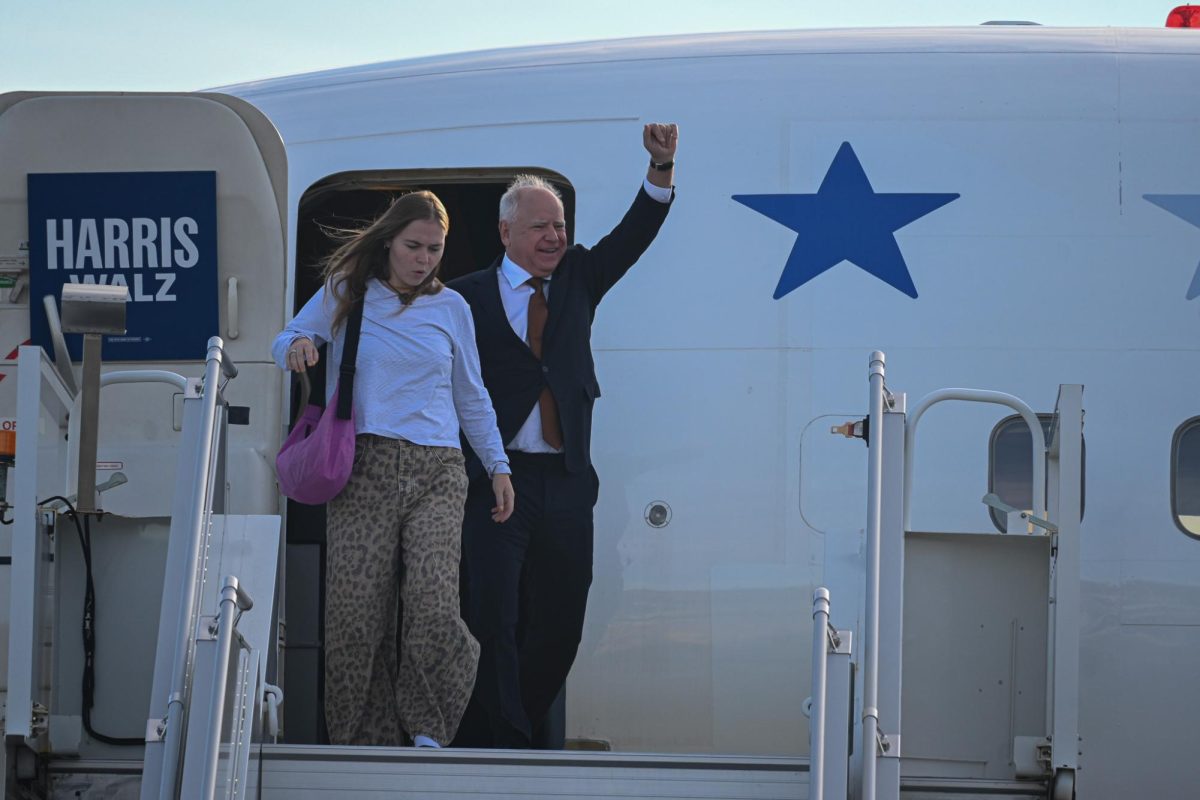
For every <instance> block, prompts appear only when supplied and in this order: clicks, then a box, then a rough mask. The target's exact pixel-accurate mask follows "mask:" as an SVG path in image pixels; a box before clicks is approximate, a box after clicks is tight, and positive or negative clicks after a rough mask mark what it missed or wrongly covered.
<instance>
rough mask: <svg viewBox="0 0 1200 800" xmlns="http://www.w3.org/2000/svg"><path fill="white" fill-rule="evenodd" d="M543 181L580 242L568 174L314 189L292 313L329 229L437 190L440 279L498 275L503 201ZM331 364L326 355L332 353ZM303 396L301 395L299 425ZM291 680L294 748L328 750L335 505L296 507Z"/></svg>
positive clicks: (346, 181) (329, 184) (523, 170)
mask: <svg viewBox="0 0 1200 800" xmlns="http://www.w3.org/2000/svg"><path fill="white" fill-rule="evenodd" d="M521 174H531V175H538V176H540V177H543V178H545V179H546V180H548V181H550V182H551V183H552V184H554V186H555V187H556V188H557V189H558V190H559V192H560V193H561V194H562V198H563V210H564V214H565V218H566V223H567V241H568V242H573V241H574V239H575V235H574V234H575V190H574V188H573V187H572V186H571V184H570V183H569V182H568V181H567V179H566V178H564V177H563V176H562V175H559V174H558V173H554V172H550V171H549V170H545V169H539V168H536V167H518V168H497V169H469V170H375V171H369V172H342V173H337V174H334V175H330V176H329V177H327V178H323V179H322V180H320V181H317V182H316V183H314V184H313V185H312V186H310V187H309V188H308V189H307V190H306V191H305V192H304V195H303V196H302V197H301V198H300V205H299V208H298V210H297V214H296V219H297V223H296V259H295V265H296V267H295V269H296V281H295V296H294V297H293V298H292V313H293V314H294V313H295V312H296V311H299V310H300V308H301V306H303V305H304V304H305V303H306V302H307V301H308V299H309V298H311V297H312V296H313V294H315V293H316V291H317V289H318V288H320V286H321V273H320V270H321V263H322V261H323V260H324V259H325V258H326V257H327V256H328V255H329V254H330V253H331V252H332V251H333V249H334V248H335V247H336V246H337V242H336V241H335V240H334V239H332V238H331V237H330V236H329V235H328V234H327V231H328V230H330V229H334V230H337V229H343V230H345V229H349V230H354V229H358V228H362V227H365V226H366V225H367V224H369V223H370V222H371V220H373V219H375V218H376V217H377V216H379V215H380V214H382V213H383V212H384V211H385V210H386V209H387V207H388V205H389V204H390V203H391V202H392V201H393V200H394V199H395V198H396V197H398V196H400V195H401V194H404V193H405V192H411V191H416V190H419V189H427V190H429V191H431V192H433V193H434V194H436V195H437V196H438V197H439V198H441V201H442V203H443V204H445V206H446V211H447V212H448V213H449V215H450V233H449V235H448V236H447V238H446V250H445V255H444V256H443V258H442V263H441V271H440V273H439V274H440V277H441V279H442V280H443V281H451V280H453V279H455V278H457V277H459V276H461V275H465V274H467V273H469V272H474V271H475V270H479V269H484V268H486V267H488V266H489V265H490V264H491V263H492V261H494V260H495V259H496V257H497V256H499V255H500V254H501V253H502V252H503V249H504V248H503V245H502V244H501V242H500V232H499V230H498V228H497V221H498V219H497V217H498V211H499V206H500V196H501V195H502V194H504V190H505V189H506V188H507V187H508V184H509V183H510V182H511V181H512V179H513V178H514V177H515V176H516V175H521ZM322 360H324V353H322ZM310 377H311V380H312V393H313V395H314V396H318V397H320V396H323V393H324V391H325V388H324V385H325V374H324V371H323V370H314V371H313V373H312V375H311V376H310ZM297 403H298V395H297V392H296V391H295V390H294V387H293V397H292V409H293V411H292V418H291V419H290V420H289V429H290V426H291V425H292V424H294V422H295V415H296V413H297V410H296V406H297ZM284 570H285V587H286V591H285V600H284V611H285V614H286V617H285V618H286V620H287V628H286V637H285V642H284V645H283V652H284V658H283V670H282V672H283V674H282V675H280V676H278V679H280V680H282V681H283V688H284V693H285V696H286V697H287V698H288V705H287V712H286V713H287V723H286V725H285V726H284V741H286V742H288V743H295V744H326V743H328V741H329V740H328V736H327V734H326V731H325V715H324V710H323V708H322V698H323V697H324V647H323V640H324V617H325V507H324V506H319V507H314V506H304V505H299V504H297V503H294V502H292V501H290V500H289V501H288V514H287V552H286V562H285V564H284Z"/></svg>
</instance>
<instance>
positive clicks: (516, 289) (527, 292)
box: [498, 180, 672, 453]
mask: <svg viewBox="0 0 1200 800" xmlns="http://www.w3.org/2000/svg"><path fill="white" fill-rule="evenodd" d="M642 188H643V189H645V190H646V194H648V195H650V197H651V199H653V200H657V201H658V202H660V203H669V202H671V191H672V190H671V189H669V188H663V187H662V186H655V185H654V184H653V183H651V182H650V181H649V180H644V181H643V182H642ZM532 277H533V276H532V275H530V274H529V273H528V272H526V271H525V269H524V268H523V267H521V266H519V265H518V264H517V263H516V262H514V261H513V260H512V259H510V258H509V257H508V254H507V253H506V254H505V256H504V258H503V259H502V260H501V262H500V271H499V275H498V280H499V281H500V301H501V302H502V303H503V304H504V314H505V315H506V316H507V317H508V324H510V325H512V329H513V332H514V333H516V334H517V336H519V337H520V338H521V341H523V342H528V341H529V298H530V297H532V296H533V287H532V286H530V285H529V284H528V283H526V281H528V280H529V279H530V278H532ZM553 282H554V275H553V274H552V275H551V276H550V277H549V278H546V279H545V283H543V284H542V291H543V292H545V293H546V299H547V301H549V299H550V291H551V284H552V283H553ZM508 449H510V450H520V451H521V452H523V453H561V452H562V449H561V448H555V447H551V446H550V445H549V444H547V443H546V440H545V439H543V438H542V412H541V410H540V409H539V407H538V406H537V405H534V407H533V410H532V411H531V412H529V416H528V417H527V418H526V419H525V422H524V423H523V424H522V425H521V427H520V429H519V430H518V431H517V435H516V436H514V437H513V438H512V441H511V442H509V443H508Z"/></svg>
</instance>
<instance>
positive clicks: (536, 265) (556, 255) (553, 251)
mask: <svg viewBox="0 0 1200 800" xmlns="http://www.w3.org/2000/svg"><path fill="white" fill-rule="evenodd" d="M500 241H502V242H504V252H506V253H507V254H508V257H509V258H510V259H512V261H513V263H515V264H516V265H517V266H519V267H522V268H524V270H525V271H526V272H528V273H529V274H530V275H533V276H534V277H537V278H548V277H550V275H551V274H553V272H554V269H555V267H557V266H558V262H560V261H562V257H563V254H564V253H565V252H566V250H567V223H566V220H564V219H563V207H562V202H561V201H559V199H558V198H557V197H555V196H554V193H553V192H550V191H547V190H546V189H523V190H522V191H521V193H520V195H518V198H517V213H516V219H514V220H513V221H512V222H511V223H509V222H506V221H504V220H500Z"/></svg>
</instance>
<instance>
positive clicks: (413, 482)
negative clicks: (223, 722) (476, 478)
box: [325, 434, 479, 746]
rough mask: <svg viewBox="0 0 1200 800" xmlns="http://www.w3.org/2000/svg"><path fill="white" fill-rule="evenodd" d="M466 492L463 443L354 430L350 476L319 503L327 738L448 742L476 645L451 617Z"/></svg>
mask: <svg viewBox="0 0 1200 800" xmlns="http://www.w3.org/2000/svg"><path fill="white" fill-rule="evenodd" d="M466 492H467V476H466V473H465V471H464V469H463V455H462V451H461V450H458V449H457V448H453V447H429V446H424V445H416V444H412V443H411V442H406V441H404V440H402V439H388V438H385V437H382V436H375V435H373V434H361V435H359V436H358V438H357V441H356V447H355V454H354V471H353V472H352V473H351V475H350V481H349V483H347V484H346V488H345V489H343V490H342V492H341V493H340V494H339V495H338V496H337V497H335V498H334V499H333V500H331V501H330V502H329V508H328V527H327V531H326V545H327V546H326V570H325V574H326V590H325V722H326V727H327V728H328V730H329V740H330V742H331V743H333V744H351V745H390V746H397V745H401V744H404V743H405V741H404V735H405V734H408V736H409V737H412V736H417V735H425V736H428V737H430V738H431V739H433V740H434V741H436V742H437V743H438V744H442V745H446V744H449V743H450V740H451V739H453V738H454V734H455V731H456V730H457V729H458V724H459V722H460V721H461V720H462V715H463V712H464V711H465V710H466V707H467V700H468V699H469V698H470V697H471V689H472V688H473V687H474V685H475V670H476V667H477V666H478V663H479V643H478V642H477V641H476V640H475V638H474V637H473V636H471V634H470V632H469V631H468V630H467V625H466V623H465V622H463V620H462V618H461V617H460V616H459V596H458V566H459V553H460V550H461V546H462V516H463V503H464V500H465V498H466ZM402 563H403V565H404V570H403V582H402V583H401V577H400V576H401V567H400V565H401V564H402ZM397 591H398V592H399V594H400V600H401V606H402V608H403V619H402V620H401V621H400V625H401V629H400V633H401V643H400V654H399V660H398V661H397V654H396V624H397V602H396V601H397Z"/></svg>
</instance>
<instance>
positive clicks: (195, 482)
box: [141, 336, 229, 800]
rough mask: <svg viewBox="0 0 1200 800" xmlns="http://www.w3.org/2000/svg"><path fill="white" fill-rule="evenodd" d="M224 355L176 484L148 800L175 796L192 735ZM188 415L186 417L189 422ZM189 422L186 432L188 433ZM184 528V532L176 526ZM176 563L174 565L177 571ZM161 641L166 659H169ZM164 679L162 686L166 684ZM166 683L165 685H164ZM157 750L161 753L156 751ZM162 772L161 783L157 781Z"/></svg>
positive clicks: (212, 374)
mask: <svg viewBox="0 0 1200 800" xmlns="http://www.w3.org/2000/svg"><path fill="white" fill-rule="evenodd" d="M223 360H224V351H223V349H222V342H221V339H220V338H219V337H216V336H214V337H212V338H210V339H209V340H208V354H207V359H206V362H205V368H204V382H203V384H202V385H201V388H200V393H199V398H196V397H195V396H192V397H190V398H187V397H185V401H186V400H187V399H190V400H193V401H194V400H196V399H199V400H200V406H199V408H198V409H196V411H197V412H198V413H199V424H198V430H197V432H196V434H195V438H194V439H193V440H192V441H190V442H189V443H188V444H189V445H190V446H191V447H193V448H194V452H193V453H192V454H191V455H192V460H191V462H190V463H188V462H181V464H180V476H179V478H178V479H177V482H176V489H175V491H176V508H175V509H173V512H172V523H171V538H172V540H173V541H174V539H175V537H176V536H178V537H179V539H180V540H181V541H180V542H179V544H180V546H181V548H182V550H181V551H176V550H175V549H174V548H173V547H168V558H169V561H168V565H167V580H168V582H170V581H171V580H172V579H177V580H180V581H181V582H182V585H174V586H169V587H168V589H169V591H165V592H164V595H163V611H162V615H161V617H160V623H159V625H160V627H159V631H160V637H162V636H164V635H165V636H168V637H173V639H174V641H173V642H172V643H171V644H168V645H166V646H167V647H172V648H173V650H174V652H173V653H172V654H171V656H170V672H169V678H167V677H166V675H160V674H159V671H158V668H157V667H156V670H155V692H154V696H152V698H151V717H152V719H151V721H150V724H151V725H153V724H155V720H154V719H153V717H154V716H155V715H156V713H159V712H158V711H157V709H161V708H162V702H163V701H164V700H165V702H166V707H165V709H164V710H163V711H162V712H161V713H163V717H162V718H161V724H159V728H160V729H161V731H160V734H161V738H157V737H154V736H151V735H150V734H149V731H148V736H147V742H146V761H145V770H144V772H143V775H144V779H143V782H142V793H141V796H142V798H143V800H148V798H152V797H159V798H169V797H175V795H176V790H177V785H178V782H179V774H180V768H181V764H182V752H183V740H184V738H185V735H186V728H187V725H186V718H187V713H186V711H187V709H186V705H187V703H188V702H189V696H190V693H191V687H190V685H189V680H190V679H189V676H190V668H191V661H192V653H193V646H194V636H195V631H194V626H195V615H196V608H197V603H198V594H199V591H200V586H199V583H200V569H199V567H200V563H201V559H202V558H203V553H204V548H203V542H204V538H205V534H206V529H207V526H208V523H209V519H210V509H211V507H212V497H213V491H214V487H213V482H214V477H215V469H214V465H215V460H214V458H215V455H216V454H215V452H214V451H215V450H216V449H217V447H218V445H217V443H216V442H217V436H216V434H217V421H218V417H219V413H218V408H217V399H218V395H219V393H220V391H219V388H218V387H219V384H218V381H219V380H220V377H221V375H222V374H225V375H228V374H229V371H228V370H227V369H226V368H224V367H223V365H222V361H223ZM186 418H187V414H186V413H185V420H186ZM187 429H188V427H187V423H186V422H185V430H187ZM176 526H178V528H177V527H176ZM173 554H176V555H175V556H174V557H175V558H179V557H180V556H182V558H181V559H180V561H181V562H182V563H179V561H177V562H171V561H170V558H171V557H172V555H173ZM173 564H174V566H173ZM168 598H170V599H171V600H173V601H177V602H178V605H177V606H176V607H175V608H176V612H175V616H174V619H173V620H172V619H171V611H170V609H169V608H168ZM163 645H164V643H163V642H162V641H160V644H159V648H160V659H161V658H162V656H163V653H162V647H163ZM160 680H162V683H160ZM164 684H165V685H164ZM156 751H157V752H156ZM155 773H157V776H158V780H157V781H155V780H154V774H155Z"/></svg>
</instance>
